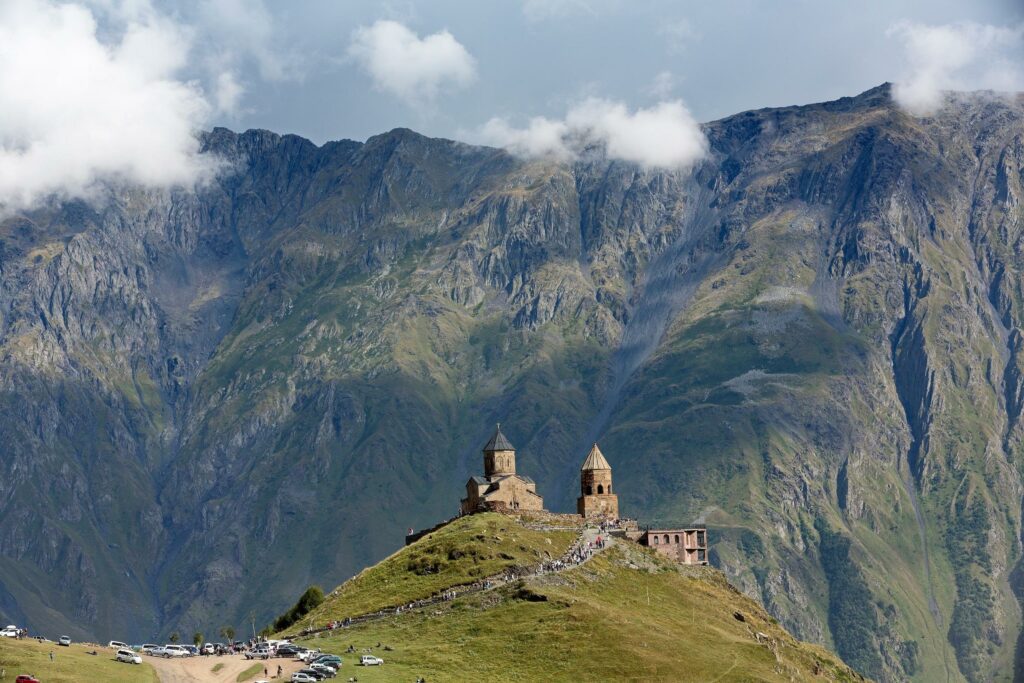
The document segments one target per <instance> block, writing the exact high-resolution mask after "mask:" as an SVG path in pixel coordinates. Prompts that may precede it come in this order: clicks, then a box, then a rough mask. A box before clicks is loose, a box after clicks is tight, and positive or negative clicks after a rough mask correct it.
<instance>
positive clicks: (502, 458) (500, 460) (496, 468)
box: [484, 423, 516, 478]
mask: <svg viewBox="0 0 1024 683" xmlns="http://www.w3.org/2000/svg"><path fill="white" fill-rule="evenodd" d="M515 473H516V449H515V447H514V446H513V445H512V442H510V441H509V440H508V439H507V438H505V435H504V434H502V433H501V424H500V423H499V424H498V426H497V428H496V429H495V430H494V436H492V437H491V440H490V441H488V442H487V443H486V444H485V445H484V476H485V477H487V478H490V477H500V476H503V475H506V474H515Z"/></svg>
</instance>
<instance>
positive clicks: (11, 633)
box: [0, 624, 18, 638]
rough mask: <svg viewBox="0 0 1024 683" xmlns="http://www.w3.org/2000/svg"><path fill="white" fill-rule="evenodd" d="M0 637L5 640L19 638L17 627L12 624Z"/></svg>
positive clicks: (0, 631)
mask: <svg viewBox="0 0 1024 683" xmlns="http://www.w3.org/2000/svg"><path fill="white" fill-rule="evenodd" d="M0 636H2V637H4V638H17V637H18V627H17V626H15V625H14V624H10V625H8V626H6V627H4V629H3V630H0Z"/></svg>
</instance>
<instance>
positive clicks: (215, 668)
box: [210, 662, 224, 673]
mask: <svg viewBox="0 0 1024 683" xmlns="http://www.w3.org/2000/svg"><path fill="white" fill-rule="evenodd" d="M223 668H224V662H221V663H220V664H214V666H213V668H212V669H210V673H217V672H218V671H220V670H221V669H223Z"/></svg>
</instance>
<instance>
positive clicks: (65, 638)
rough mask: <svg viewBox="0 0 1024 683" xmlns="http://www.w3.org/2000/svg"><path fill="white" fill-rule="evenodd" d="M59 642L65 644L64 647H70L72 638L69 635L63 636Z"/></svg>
mask: <svg viewBox="0 0 1024 683" xmlns="http://www.w3.org/2000/svg"><path fill="white" fill-rule="evenodd" d="M57 644H58V645H63V646H64V647H70V646H71V638H70V637H68V636H61V637H60V640H58V641H57Z"/></svg>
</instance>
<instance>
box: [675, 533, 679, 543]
mask: <svg viewBox="0 0 1024 683" xmlns="http://www.w3.org/2000/svg"><path fill="white" fill-rule="evenodd" d="M676 543H679V534H676Z"/></svg>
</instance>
